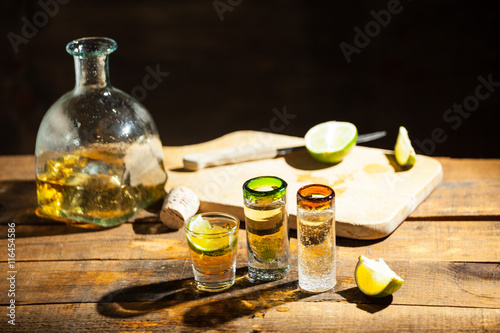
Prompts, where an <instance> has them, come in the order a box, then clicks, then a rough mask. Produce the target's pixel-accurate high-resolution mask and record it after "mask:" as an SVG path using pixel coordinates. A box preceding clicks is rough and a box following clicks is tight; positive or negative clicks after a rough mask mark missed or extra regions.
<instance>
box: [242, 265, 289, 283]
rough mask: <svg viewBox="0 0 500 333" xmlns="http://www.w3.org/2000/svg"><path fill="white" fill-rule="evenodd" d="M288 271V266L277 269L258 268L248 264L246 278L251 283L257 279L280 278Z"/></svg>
mask: <svg viewBox="0 0 500 333" xmlns="http://www.w3.org/2000/svg"><path fill="white" fill-rule="evenodd" d="M288 272H290V266H286V267H284V268H277V269H258V268H253V267H250V266H248V280H249V281H250V282H252V283H254V282H257V281H275V280H281V279H282V278H284V277H285V276H287V275H288Z"/></svg>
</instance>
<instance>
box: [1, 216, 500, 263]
mask: <svg viewBox="0 0 500 333" xmlns="http://www.w3.org/2000/svg"><path fill="white" fill-rule="evenodd" d="M6 233H7V226H6V225H2V226H0V235H1V236H2V237H3V239H0V248H3V247H6V246H7V240H6ZM16 237H17V238H16V246H17V260H18V261H20V262H21V261H58V260H64V261H67V260H167V259H185V258H188V253H187V248H186V244H185V240H184V234H183V233H182V231H172V230H170V229H168V228H165V227H164V226H163V224H161V223H160V222H147V223H137V222H136V223H126V224H123V225H121V226H120V227H117V228H114V229H111V230H105V231H87V230H82V229H72V228H68V227H67V226H66V225H64V224H58V225H18V226H16ZM499 238H500V221H471V222H466V221H406V222H405V223H403V224H402V225H401V226H400V227H399V228H398V229H396V231H395V232H394V233H393V234H392V235H391V236H389V237H386V238H384V239H382V240H377V241H366V240H354V239H348V238H338V239H337V245H338V248H337V251H338V253H339V254H338V258H339V260H345V259H347V258H351V259H352V258H356V257H357V256H358V255H360V254H363V255H365V256H368V257H373V258H380V257H381V258H385V259H386V260H397V259H400V258H407V259H408V260H419V261H455V262H462V261H478V260H479V261H480V262H490V263H494V262H500V247H499V246H498V239H499ZM296 242H297V240H296V238H295V237H293V236H292V239H291V245H292V251H296V244H297V243H296ZM485 249H487V250H485ZM238 250H239V251H240V252H241V251H246V237H245V231H244V230H240V234H239V243H238ZM2 261H6V259H5V258H0V262H2Z"/></svg>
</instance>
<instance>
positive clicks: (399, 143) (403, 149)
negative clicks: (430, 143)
mask: <svg viewBox="0 0 500 333" xmlns="http://www.w3.org/2000/svg"><path fill="white" fill-rule="evenodd" d="M394 154H395V155H396V162H398V164H399V165H400V166H402V167H411V166H413V165H415V163H416V162H417V159H416V157H415V149H413V147H412V145H411V141H410V137H409V136H408V131H407V130H406V128H404V127H403V126H400V127H399V134H398V138H397V140H396V146H395V147H394Z"/></svg>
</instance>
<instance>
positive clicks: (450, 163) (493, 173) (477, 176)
mask: <svg viewBox="0 0 500 333" xmlns="http://www.w3.org/2000/svg"><path fill="white" fill-rule="evenodd" d="M436 159H437V160H438V161H439V163H441V165H442V166H443V171H444V173H443V182H473V181H491V180H499V179H500V159H472V158H449V157H437V158H436Z"/></svg>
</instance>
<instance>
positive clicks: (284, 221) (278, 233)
mask: <svg viewBox="0 0 500 333" xmlns="http://www.w3.org/2000/svg"><path fill="white" fill-rule="evenodd" d="M286 190H287V183H286V182H285V181H284V180H283V179H280V178H278V177H274V176H261V177H256V178H252V179H250V180H248V181H246V182H245V183H244V184H243V200H244V211H245V225H246V235H247V250H248V279H249V280H250V281H251V282H256V281H257V280H260V281H273V280H279V279H282V278H283V277H285V276H286V275H287V274H288V272H289V271H290V239H289V232H288V213H287V210H286Z"/></svg>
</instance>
